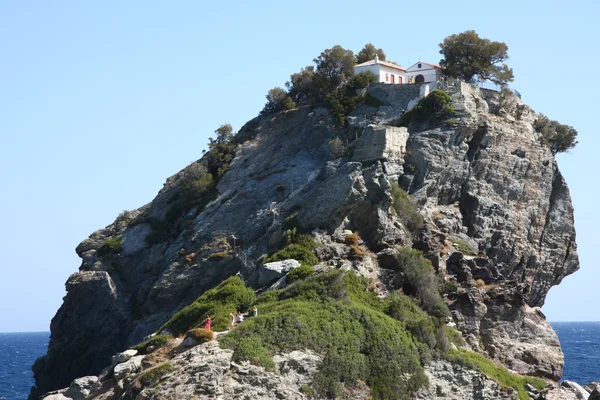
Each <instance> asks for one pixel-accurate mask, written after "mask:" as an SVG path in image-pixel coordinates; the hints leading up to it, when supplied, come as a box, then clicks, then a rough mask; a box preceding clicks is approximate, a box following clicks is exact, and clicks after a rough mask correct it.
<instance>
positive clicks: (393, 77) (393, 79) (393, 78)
mask: <svg viewBox="0 0 600 400" xmlns="http://www.w3.org/2000/svg"><path fill="white" fill-rule="evenodd" d="M395 79H396V77H395V76H394V74H392V84H394V83H396V81H395Z"/></svg>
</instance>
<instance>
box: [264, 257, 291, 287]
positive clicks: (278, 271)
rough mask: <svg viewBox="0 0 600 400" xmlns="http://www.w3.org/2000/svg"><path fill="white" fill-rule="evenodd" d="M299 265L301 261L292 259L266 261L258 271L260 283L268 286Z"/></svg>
mask: <svg viewBox="0 0 600 400" xmlns="http://www.w3.org/2000/svg"><path fill="white" fill-rule="evenodd" d="M299 266H300V262H299V261H296V260H292V259H289V260H283V261H276V262H271V263H266V264H264V265H263V266H262V267H261V268H260V269H259V270H258V272H257V275H258V285H259V287H263V286H267V285H269V284H271V283H273V282H275V281H276V280H278V279H279V278H281V277H282V276H285V275H286V274H287V273H288V272H290V271H291V270H293V269H294V268H298V267H299Z"/></svg>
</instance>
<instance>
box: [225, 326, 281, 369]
mask: <svg viewBox="0 0 600 400" xmlns="http://www.w3.org/2000/svg"><path fill="white" fill-rule="evenodd" d="M246 325H247V322H244V326H246ZM238 329H239V328H238ZM225 342H226V340H225V341H224V342H223V343H225ZM228 345H229V346H231V342H229V344H228ZM232 360H233V361H235V362H240V361H246V360H247V361H250V362H251V363H252V364H254V365H259V366H261V367H264V368H265V369H266V370H267V371H272V370H274V369H275V363H274V362H273V359H272V358H271V353H270V352H269V349H268V348H267V345H266V343H265V342H264V341H263V339H262V338H261V337H260V336H259V335H247V336H241V337H239V340H238V341H237V343H235V352H234V353H233V358H232Z"/></svg>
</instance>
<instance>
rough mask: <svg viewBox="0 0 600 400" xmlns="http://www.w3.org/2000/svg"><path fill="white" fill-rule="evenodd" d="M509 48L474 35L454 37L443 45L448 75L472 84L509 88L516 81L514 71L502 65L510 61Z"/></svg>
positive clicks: (471, 32) (441, 45)
mask: <svg viewBox="0 0 600 400" xmlns="http://www.w3.org/2000/svg"><path fill="white" fill-rule="evenodd" d="M507 52H508V46H507V45H506V43H502V42H492V41H490V40H489V39H483V38H480V37H479V35H478V34H477V33H476V32H475V31H473V30H469V31H465V32H463V33H459V34H454V35H450V36H448V37H447V38H445V39H444V41H443V42H442V43H440V54H442V55H443V56H444V58H443V59H442V60H441V61H440V65H441V66H442V67H444V68H445V71H444V72H445V74H446V75H448V76H451V77H455V78H459V79H462V80H464V81H465V82H468V83H475V82H478V81H479V82H482V81H486V80H489V81H491V82H493V83H495V84H497V85H501V86H505V85H506V84H507V83H508V82H512V81H513V79H514V76H513V71H512V68H509V67H508V65H506V64H501V63H502V62H504V61H505V60H506V59H507V58H508V54H507Z"/></svg>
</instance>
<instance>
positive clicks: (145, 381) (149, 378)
mask: <svg viewBox="0 0 600 400" xmlns="http://www.w3.org/2000/svg"><path fill="white" fill-rule="evenodd" d="M173 370H174V368H173V364H171V363H170V362H167V363H164V364H161V365H159V366H157V367H154V368H151V369H149V370H148V371H145V372H143V373H142V374H141V375H140V376H139V378H138V380H139V381H140V383H141V384H142V386H143V387H153V386H156V385H157V384H158V383H159V382H160V380H161V378H162V377H163V376H165V375H166V374H168V373H169V372H173Z"/></svg>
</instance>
